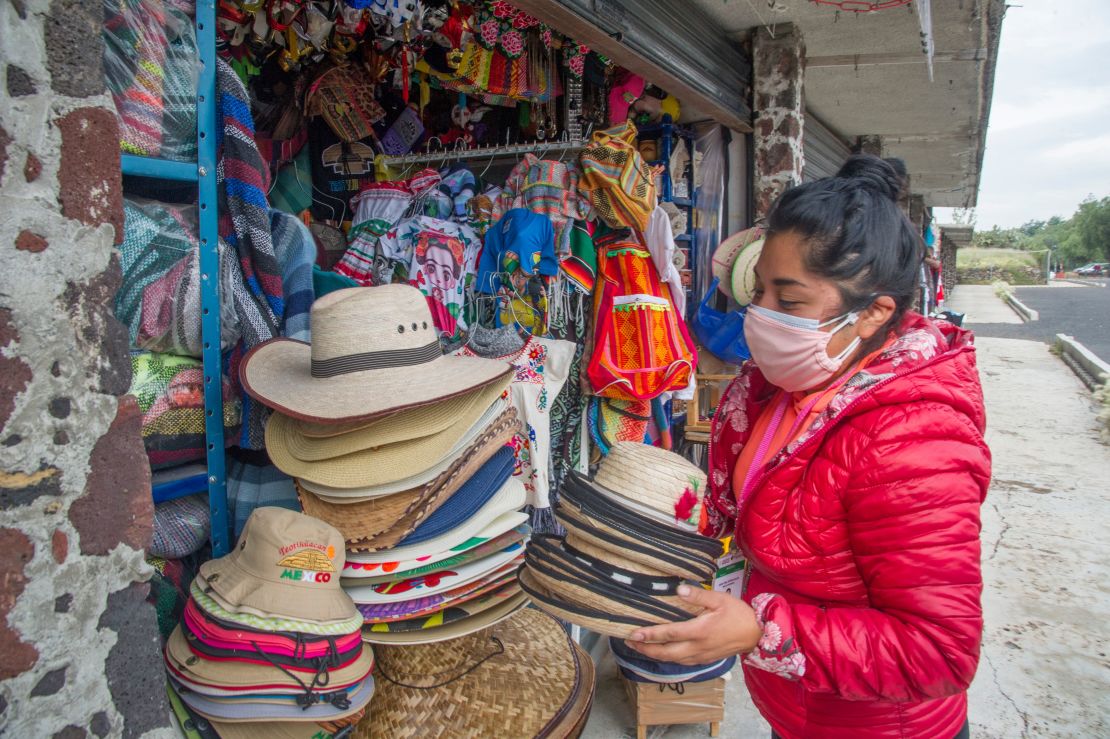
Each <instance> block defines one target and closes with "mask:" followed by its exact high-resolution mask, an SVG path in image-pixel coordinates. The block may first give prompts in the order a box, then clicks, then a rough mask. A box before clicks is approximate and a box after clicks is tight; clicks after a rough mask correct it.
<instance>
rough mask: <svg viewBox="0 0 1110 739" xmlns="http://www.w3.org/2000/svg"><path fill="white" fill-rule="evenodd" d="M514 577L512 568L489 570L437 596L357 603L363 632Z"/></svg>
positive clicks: (416, 615)
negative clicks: (392, 601) (478, 577)
mask: <svg viewBox="0 0 1110 739" xmlns="http://www.w3.org/2000/svg"><path fill="white" fill-rule="evenodd" d="M515 580H516V572H515V570H513V569H511V568H510V569H507V570H506V571H502V572H496V573H491V574H489V575H487V576H486V577H483V578H482V579H480V580H475V581H474V582H471V583H467V584H466V585H462V586H460V587H458V588H455V589H454V590H448V591H446V592H444V593H437V594H436V595H426V596H423V597H421V598H414V599H413V600H404V601H400V602H398V603H377V604H374V605H362V606H359V612H360V613H362V614H363V618H364V620H365V624H364V625H363V627H362V629H363V631H365V630H366V629H367V628H371V627H373V626H374V625H376V624H382V623H395V622H397V621H406V620H409V619H413V618H422V617H424V616H431V615H432V614H435V613H438V612H439V611H442V610H443V609H444V608H447V607H449V606H455V605H459V604H461V603H465V602H467V601H470V600H474V599H475V598H480V597H482V596H485V595H489V594H490V593H492V592H494V591H495V590H499V589H500V588H502V587H504V586H506V585H509V584H510V583H512V582H514V581H515Z"/></svg>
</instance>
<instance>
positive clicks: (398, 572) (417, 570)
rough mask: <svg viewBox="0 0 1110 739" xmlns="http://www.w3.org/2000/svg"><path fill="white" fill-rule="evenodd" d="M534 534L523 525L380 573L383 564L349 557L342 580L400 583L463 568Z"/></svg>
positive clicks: (368, 583)
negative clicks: (444, 554) (443, 555)
mask: <svg viewBox="0 0 1110 739" xmlns="http://www.w3.org/2000/svg"><path fill="white" fill-rule="evenodd" d="M531 533H532V527H531V526H528V525H527V524H522V525H520V526H516V527H514V528H512V529H509V530H508V531H506V532H504V533H502V534H499V535H497V536H495V537H493V538H492V539H485V540H481V539H471V542H474V541H477V542H478V543H477V544H474V545H473V546H471V547H469V548H466V549H462V550H453V552H452V554H451V555H450V556H448V557H446V558H444V559H435V560H434V561H432V560H431V559H429V561H428V562H427V563H426V564H421V563H420V562H414V563H412V564H408V563H406V565H405V567H404V569H396V568H391V570H390V572H389V573H387V574H380V573H381V567H380V566H378V565H372V566H367V567H366V568H363V567H362V565H361V563H358V562H351V561H350V560H347V563H346V565H345V566H344V567H343V579H342V580H340V582H341V583H342V584H343V586H344V587H347V586H348V585H350V586H357V585H376V584H378V583H382V582H398V581H400V580H405V579H407V578H410V577H415V576H416V575H426V574H428V573H429V572H436V571H437V570H442V569H444V568H447V567H462V566H463V565H464V564H467V563H468V562H473V561H474V560H476V559H481V558H482V557H487V556H489V555H491V554H493V553H494V552H500V551H501V550H502V549H504V548H505V547H509V546H512V545H513V544H519V543H521V542H523V541H525V540H527V539H528V537H529V536H530V535H531ZM469 543H470V542H468V544H469Z"/></svg>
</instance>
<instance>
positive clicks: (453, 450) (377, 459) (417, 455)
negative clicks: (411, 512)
mask: <svg viewBox="0 0 1110 739" xmlns="http://www.w3.org/2000/svg"><path fill="white" fill-rule="evenodd" d="M508 407H509V403H508V402H507V401H506V400H503V399H501V398H497V399H495V401H494V402H493V403H492V404H491V405H489V406H487V407H486V408H485V409H483V411H482V413H481V414H479V418H477V419H473V420H471V422H470V423H469V424H467V425H466V427H465V428H462V427H453V428H451V429H448V430H447V431H441V432H439V433H438V434H433V435H432V436H429V437H425V438H423V439H412V440H410V441H400V442H397V443H396V444H388V445H386V446H384V447H377V448H374V449H364V450H362V451H357V452H352V453H350V454H345V455H343V456H341V457H333V458H331V459H321V460H316V461H305V460H303V459H297V458H296V457H295V456H293V453H292V452H291V451H290V448H289V443H290V437H291V436H293V435H295V432H292V431H290V427H289V425H288V424H287V423H286V422H283V421H281V420H278V422H277V423H276V424H275V423H274V419H271V421H270V423H268V424H267V425H266V453H267V454H269V455H270V459H271V460H272V461H273V463H274V466H276V467H277V468H278V469H279V470H281V471H282V472H284V473H285V474H287V475H289V476H290V477H295V478H297V479H300V480H304V481H307V482H310V483H316V484H317V485H327V486H329V487H336V488H341V489H348V490H349V489H350V488H364V487H374V486H378V485H388V484H390V483H396V482H399V481H401V480H408V479H411V478H413V477H414V476H415V475H420V474H421V473H426V472H428V471H430V470H432V469H436V468H437V467H438V465H439V463H441V462H442V461H443V460H445V459H448V458H451V459H454V458H457V457H458V456H459V455H460V454H461V453H462V452H463V450H464V449H466V447H468V446H470V445H471V444H473V443H474V440H475V439H477V438H478V437H479V436H481V435H482V432H483V431H485V430H486V428H488V427H489V425H490V423H492V422H493V420H494V419H495V418H497V417H498V416H499V415H501V414H502V413H503V412H504V411H505V409H506V408H508ZM435 476H436V475H433V478H434V477H435ZM422 482H423V481H422Z"/></svg>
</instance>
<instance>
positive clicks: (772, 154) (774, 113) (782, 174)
mask: <svg viewBox="0 0 1110 739" xmlns="http://www.w3.org/2000/svg"><path fill="white" fill-rule="evenodd" d="M752 55H753V57H754V64H753V66H754V71H755V74H754V77H755V82H754V89H753V93H754V99H755V133H754V137H755V177H754V178H753V179H754V182H755V210H756V213H755V216H756V217H757V218H762V217H763V216H765V215H767V212H768V210H770V207H771V204H772V203H773V202H774V201H775V198H777V197H778V196H779V195H781V194H782V192H783V191H784V190H786V189H787V188H788V187H791V186H793V185H797V184H799V183H801V181H802V167H803V165H804V163H805V161H804V153H803V151H802V132H803V129H804V127H805V99H804V89H803V88H804V78H805V56H806V51H805V41H804V40H803V39H802V34H801V31H800V30H799V29H797V28H795V27H794V26H792V25H786V24H779V25H777V26H775V35H774V38H772V37H771V34H770V32H769V31H768V30H767V29H766V28H763V27H761V28H759V30H758V31H756V35H755V42H754V44H753V47H752Z"/></svg>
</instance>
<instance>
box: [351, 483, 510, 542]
mask: <svg viewBox="0 0 1110 739" xmlns="http://www.w3.org/2000/svg"><path fill="white" fill-rule="evenodd" d="M527 502H528V494H527V491H525V489H524V483H522V482H521V481H520V480H519V479H518V478H516V477H511V478H509V479H508V480H507V481H506V482H505V484H504V485H502V486H501V489H500V490H498V491H497V493H496V494H494V496H493V497H492V498H490V500H489V501H488V502H486V504H485V505H483V506H482V507H481V508H479V509H478V510H476V511H474V513H473V514H472V515H471V516H470V517H469V518H467V519H466V520H465V521H463V522H462V523H460V524H459V525H458V526H456V527H455V528H454V529H451V530H450V531H447V532H445V533H443V534H440V535H439V536H436V537H434V538H431V539H427V540H425V541H422V542H420V543H419V544H409V545H401V546H397V547H393V548H392V549H386V550H382V551H380V552H363V553H360V555H359V561H361V562H363V563H367V562H380V563H388V562H401V561H404V560H410V559H419V558H421V557H430V556H433V555H436V554H440V553H442V552H447V551H450V550H451V549H453V548H455V547H457V546H459V545H460V544H462V543H464V542H466V540H467V539H470V538H471V537H472V536H483V535H484V530H485V529H486V527H487V526H490V525H491V524H495V527H496V526H499V525H501V524H503V523H507V522H508V521H510V520H513V521H515V523H513V524H512V525H511V526H506V527H505V528H502V529H500V530H499V531H497V533H498V534H500V533H503V532H505V531H507V530H508V529H509V528H512V527H513V526H517V525H518V524H520V523H521V521H520V519H519V518H516V517H513V518H507V519H505V520H504V521H501V522H498V521H497V519H498V517H499V516H502V515H504V514H506V513H514V512H516V511H519V510H520V509H521V508H523V507H524V505H525V503H527ZM525 520H527V517H525Z"/></svg>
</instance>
